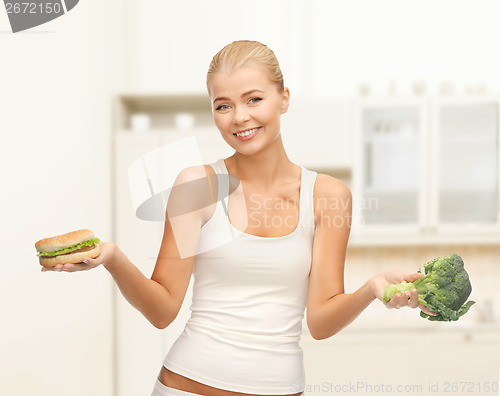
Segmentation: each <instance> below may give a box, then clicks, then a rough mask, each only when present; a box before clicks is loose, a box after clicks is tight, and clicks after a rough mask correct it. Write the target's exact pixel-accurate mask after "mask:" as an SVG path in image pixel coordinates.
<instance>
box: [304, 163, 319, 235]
mask: <svg viewBox="0 0 500 396" xmlns="http://www.w3.org/2000/svg"><path fill="white" fill-rule="evenodd" d="M317 176H318V173H317V172H314V171H311V170H309V169H306V168H304V167H302V177H303V179H304V180H303V181H302V182H301V189H303V191H301V193H300V195H301V217H302V219H301V221H302V224H303V225H304V227H305V229H306V230H314V197H313V192H314V183H315V181H316V177H317Z"/></svg>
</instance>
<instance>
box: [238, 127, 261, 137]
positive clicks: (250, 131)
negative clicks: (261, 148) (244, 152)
mask: <svg viewBox="0 0 500 396" xmlns="http://www.w3.org/2000/svg"><path fill="white" fill-rule="evenodd" d="M259 128H260V127H259ZM259 128H254V129H250V130H249V131H246V132H242V133H237V134H236V135H238V136H248V135H250V134H252V133H254V132H256V131H257V129H259Z"/></svg>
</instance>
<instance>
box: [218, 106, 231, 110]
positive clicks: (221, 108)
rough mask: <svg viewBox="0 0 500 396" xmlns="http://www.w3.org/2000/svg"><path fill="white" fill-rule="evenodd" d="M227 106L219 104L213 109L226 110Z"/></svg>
mask: <svg viewBox="0 0 500 396" xmlns="http://www.w3.org/2000/svg"><path fill="white" fill-rule="evenodd" d="M228 108H229V106H228V105H220V106H219V107H217V108H216V109H215V110H227V109H228Z"/></svg>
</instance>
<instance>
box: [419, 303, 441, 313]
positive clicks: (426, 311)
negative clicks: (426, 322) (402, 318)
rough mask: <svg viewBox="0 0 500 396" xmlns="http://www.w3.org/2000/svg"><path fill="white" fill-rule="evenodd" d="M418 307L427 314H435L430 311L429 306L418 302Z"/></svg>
mask: <svg viewBox="0 0 500 396" xmlns="http://www.w3.org/2000/svg"><path fill="white" fill-rule="evenodd" d="M418 307H419V308H420V309H421V310H422V311H424V313H426V314H427V315H431V316H436V315H437V314H436V313H434V312H432V311H429V308H427V307H426V306H425V305H424V304H419V305H418Z"/></svg>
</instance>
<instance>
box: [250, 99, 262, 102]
mask: <svg viewBox="0 0 500 396" xmlns="http://www.w3.org/2000/svg"><path fill="white" fill-rule="evenodd" d="M261 100H262V98H252V99H250V102H252V103H257V102H259V101H261Z"/></svg>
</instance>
